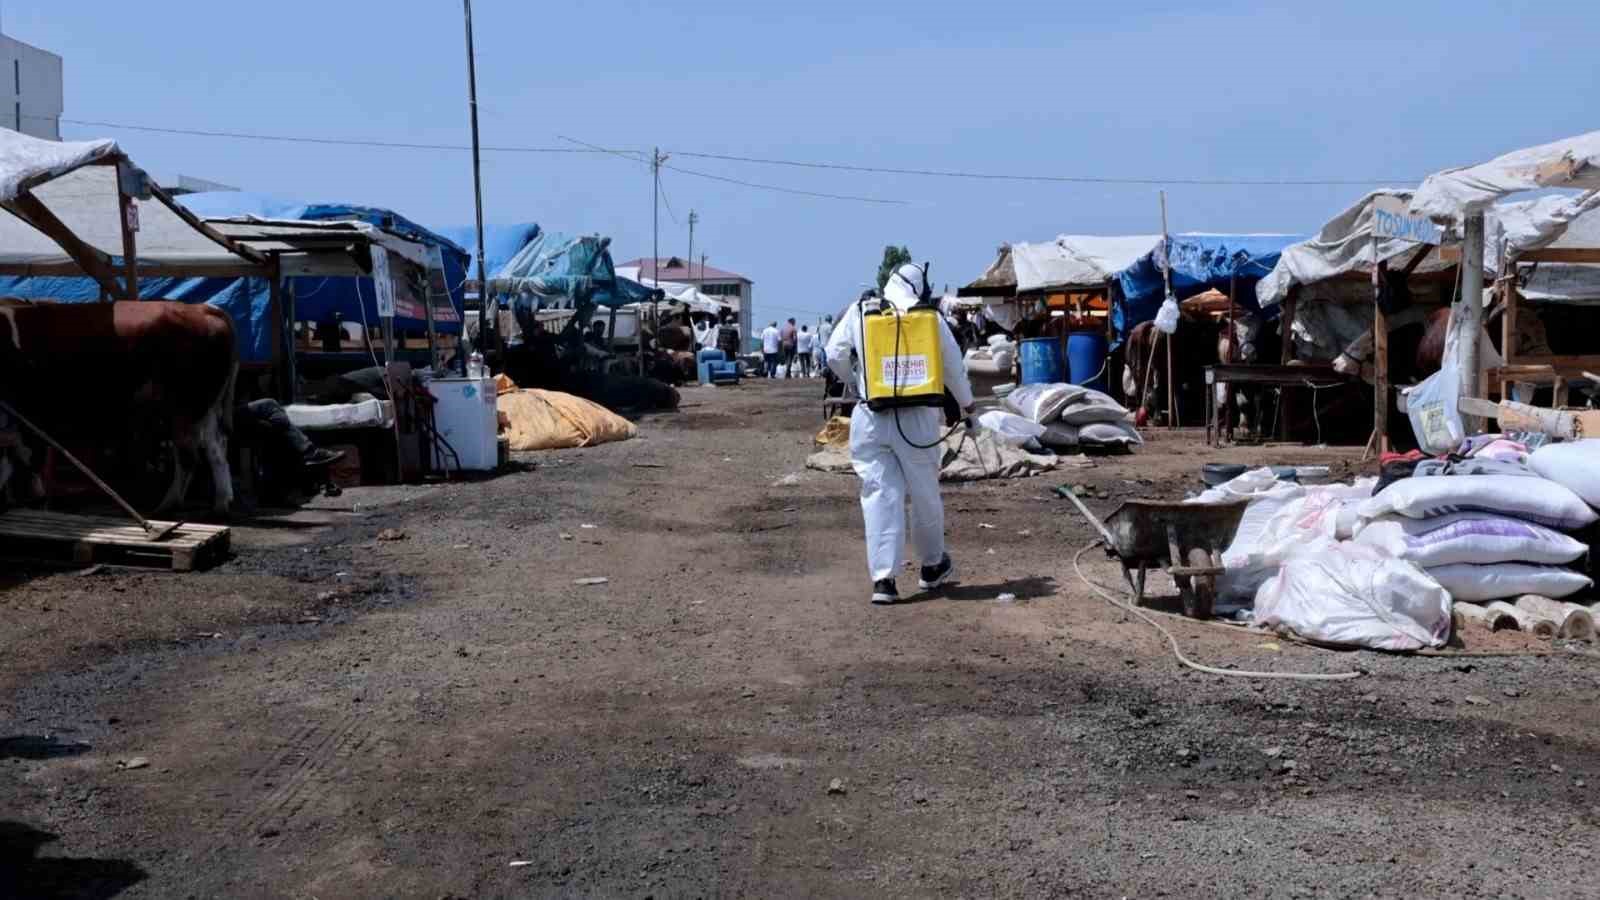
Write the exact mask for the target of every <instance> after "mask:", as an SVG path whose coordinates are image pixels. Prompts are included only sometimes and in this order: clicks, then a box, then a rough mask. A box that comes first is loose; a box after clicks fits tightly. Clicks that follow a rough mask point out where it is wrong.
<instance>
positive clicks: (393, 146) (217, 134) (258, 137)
mask: <svg viewBox="0 0 1600 900" xmlns="http://www.w3.org/2000/svg"><path fill="white" fill-rule="evenodd" d="M61 121H62V122H65V123H67V124H69V125H82V126H86V127H91V128H121V129H123V130H125V131H144V132H150V133H153V134H177V135H185V136H188V137H213V138H232V139H234V140H243V141H274V142H278V143H284V144H323V145H334V146H343V147H383V148H386V149H390V150H462V151H466V150H471V149H472V148H471V147H469V146H467V145H465V144H412V143H405V142H401V141H373V140H359V139H355V138H325V137H307V136H304V135H295V136H291V135H281V134H250V133H246V132H241V131H205V130H201V129H196V128H157V127H155V126H152V125H128V124H126V123H122V122H95V121H91V120H88V119H67V118H63V119H61ZM482 149H483V150H484V151H493V152H495V153H599V152H602V151H601V150H599V149H592V150H585V149H578V148H574V147H483V148H482ZM604 152H611V151H604Z"/></svg>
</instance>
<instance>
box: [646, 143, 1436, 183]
mask: <svg viewBox="0 0 1600 900" xmlns="http://www.w3.org/2000/svg"><path fill="white" fill-rule="evenodd" d="M672 152H673V153H674V154H676V155H678V156H687V157H691V158H694V159H714V160H720V161H722V162H739V163H753V164H756V165H764V166H789V167H791V168H799V169H827V170H830V171H837V172H864V173H868V174H873V175H918V176H923V177H931V178H968V179H976V180H983V181H1035V182H1039V181H1042V182H1054V183H1065V184H1147V185H1162V184H1182V185H1278V186H1318V185H1368V184H1393V183H1397V182H1398V183H1401V184H1414V183H1417V182H1420V181H1421V180H1422V179H1420V178H1153V177H1144V178H1119V177H1111V176H1097V175H1013V174H1003V173H996V172H962V171H954V170H946V169H901V168H892V167H883V166H857V165H850V164H847V163H823V162H802V161H799V160H792V159H764V158H761V157H754V156H731V155H728V154H724V153H696V152H694V151H692V150H673V151H672Z"/></svg>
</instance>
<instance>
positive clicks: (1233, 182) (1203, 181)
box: [59, 117, 1422, 205]
mask: <svg viewBox="0 0 1600 900" xmlns="http://www.w3.org/2000/svg"><path fill="white" fill-rule="evenodd" d="M59 121H61V122H64V123H66V124H69V125H80V126H85V127H93V128H120V129H124V130H127V131H141V132H148V133H152V134H175V135H183V136H188V137H211V138H228V139H233V140H247V141H272V142H278V143H290V144H318V145H324V146H347V147H379V148H385V149H393V150H454V151H466V150H470V149H471V148H470V147H468V146H465V145H462V144H422V143H410V142H404V141H380V140H370V139H358V138H329V137H317V136H308V135H277V134H259V133H252V132H239V131H215V130H206V129H197V128H165V127H158V126H153V125H133V124H128V123H126V122H104V121H96V120H90V119H71V118H65V117H63V118H61V119H60V120H59ZM563 139H564V140H568V141H572V142H573V143H575V144H580V145H582V146H581V147H527V146H497V147H483V148H482V150H483V151H485V152H491V153H607V154H612V155H616V156H622V157H623V158H625V159H633V160H634V161H635V162H640V163H643V164H645V165H648V164H649V161H648V160H645V159H642V158H640V157H642V156H643V155H644V154H643V151H639V150H617V149H613V148H606V147H597V146H595V145H593V144H584V142H582V141H574V140H573V139H572V138H563ZM671 152H672V153H674V154H676V155H678V156H683V157H688V158H693V159H709V160H717V161H720V162H737V163H747V164H751V165H764V166H785V167H789V168H799V169H817V170H826V171H836V172H856V173H864V174H872V175H910V176H917V177H923V178H955V179H967V180H978V181H1013V182H1033V183H1051V184H1127V185H1190V186H1214V187H1215V186H1220V187H1319V186H1327V187H1343V186H1365V185H1374V184H1416V183H1418V182H1420V181H1422V179H1421V178H1417V177H1405V178H1189V177H1177V178H1169V177H1156V176H1136V177H1121V176H1100V175H1035V174H1015V173H1004V172H970V171H963V170H955V169H920V168H905V167H895V166H861V165H854V164H849V163H833V162H812V161H807V160H793V159H772V158H767V157H756V156H736V155H733V154H726V153H702V152H697V151H692V150H674V151H671ZM662 168H666V169H672V170H673V171H675V172H681V173H683V174H685V175H692V176H695V177H697V178H709V179H712V180H714V181H723V182H727V183H730V184H737V185H742V186H744V187H752V188H758V189H761V190H770V191H779V192H782V193H788V194H798V195H801V196H808V197H821V198H825V199H830V200H854V201H860V202H866V203H885V204H900V205H903V204H905V203H906V202H907V201H904V200H891V199H883V198H877V197H860V196H853V195H846V194H830V193H825V192H821V191H807V190H801V189H797V188H787V187H782V186H779V185H770V184H760V183H757V182H750V181H743V180H741V179H737V178H729V177H726V176H722V175H712V174H710V173H707V172H699V171H695V170H692V169H684V168H682V167H679V166H670V165H664V166H662Z"/></svg>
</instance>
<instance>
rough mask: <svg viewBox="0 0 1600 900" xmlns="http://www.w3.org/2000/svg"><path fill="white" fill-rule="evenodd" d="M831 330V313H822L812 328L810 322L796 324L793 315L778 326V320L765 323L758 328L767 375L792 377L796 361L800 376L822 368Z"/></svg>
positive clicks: (805, 375) (806, 376) (762, 358)
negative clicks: (814, 327)
mask: <svg viewBox="0 0 1600 900" xmlns="http://www.w3.org/2000/svg"><path fill="white" fill-rule="evenodd" d="M832 334H833V316H824V317H823V319H822V323H821V324H820V325H818V326H817V330H816V331H812V330H811V327H810V326H809V325H798V326H797V325H796V324H795V320H794V319H790V320H789V321H787V322H785V323H784V324H783V327H781V328H780V327H779V326H778V323H777V322H772V323H770V324H769V325H767V327H766V330H764V331H762V332H761V361H762V368H763V370H764V372H765V374H766V376H767V377H768V378H777V377H778V370H779V369H780V368H781V369H783V377H785V378H793V377H795V374H794V369H795V364H796V363H799V366H800V377H802V378H810V377H811V376H812V372H813V371H815V372H817V373H818V374H820V373H821V372H822V367H823V366H824V365H825V364H826V362H827V353H826V350H825V349H824V348H825V347H826V346H827V343H828V338H829V337H830V336H832Z"/></svg>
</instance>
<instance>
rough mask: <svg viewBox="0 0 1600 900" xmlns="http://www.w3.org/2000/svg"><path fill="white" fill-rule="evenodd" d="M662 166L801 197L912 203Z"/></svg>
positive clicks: (894, 203) (887, 203) (882, 202)
mask: <svg viewBox="0 0 1600 900" xmlns="http://www.w3.org/2000/svg"><path fill="white" fill-rule="evenodd" d="M661 168H663V169H671V170H672V171H674V172H681V173H683V174H685V175H693V176H695V177H696V178H709V179H711V180H712V181H722V182H726V183H728V184H737V185H739V186H741V187H748V188H758V189H760V190H763V191H777V192H778V193H780V194H795V195H798V196H801V197H818V198H821V199H823V200H854V201H855V202H857V203H878V204H882V205H886V206H909V205H910V203H911V201H909V200H893V199H889V198H885V197H858V196H855V195H853V194H827V193H823V192H821V191H804V190H801V189H799V188H788V187H779V186H778V185H775V184H760V183H758V182H754V181H741V180H739V179H737V178H728V177H726V176H724V175H712V174H711V173H709V172H696V171H695V170H693V169H685V168H683V167H681V166H667V165H663V166H662V167H661Z"/></svg>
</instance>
